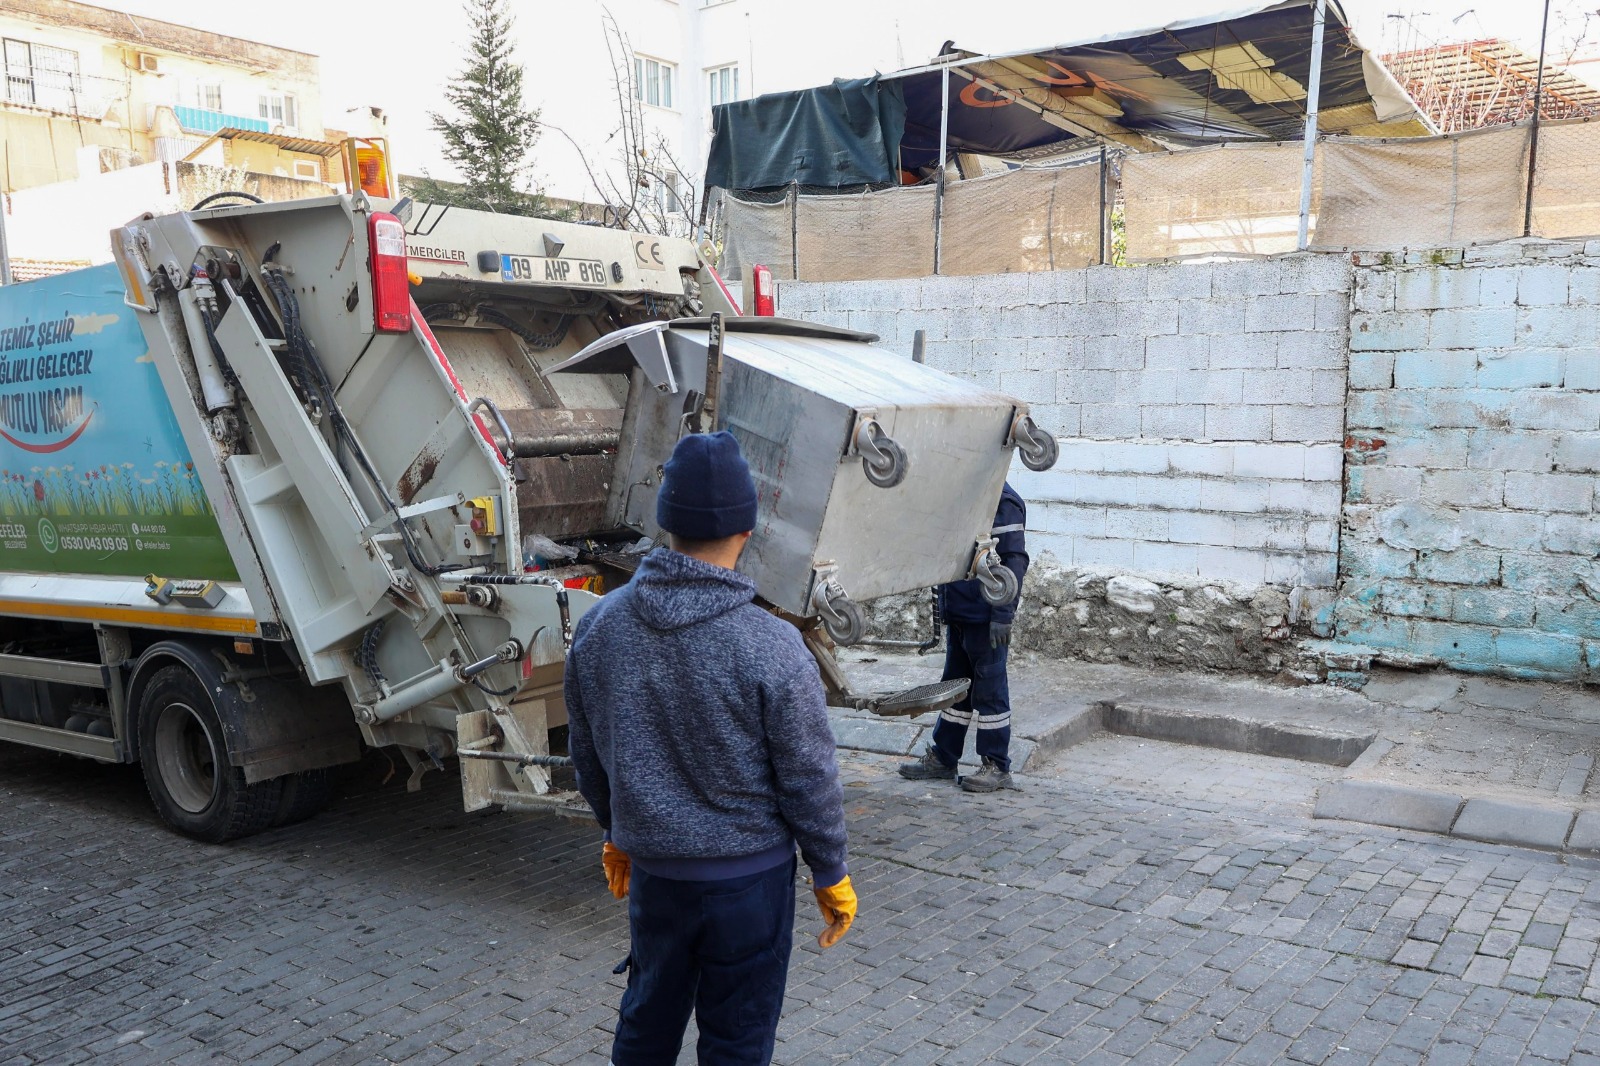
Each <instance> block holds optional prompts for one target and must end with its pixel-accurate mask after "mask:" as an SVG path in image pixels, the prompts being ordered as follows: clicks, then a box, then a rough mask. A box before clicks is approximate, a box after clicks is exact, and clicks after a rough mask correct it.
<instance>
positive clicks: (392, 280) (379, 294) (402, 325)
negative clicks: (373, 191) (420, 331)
mask: <svg viewBox="0 0 1600 1066" xmlns="http://www.w3.org/2000/svg"><path fill="white" fill-rule="evenodd" d="M367 246H368V248H369V249H370V250H371V255H372V324H373V326H374V327H375V328H376V329H377V331H378V332H379V333H410V332H411V289H410V281H409V279H408V278H407V277H406V228H405V226H404V225H403V224H402V223H401V222H400V220H399V219H398V218H395V217H394V216H393V215H391V214H389V213H388V212H386V211H374V212H373V213H372V215H371V217H370V218H368V219H367Z"/></svg>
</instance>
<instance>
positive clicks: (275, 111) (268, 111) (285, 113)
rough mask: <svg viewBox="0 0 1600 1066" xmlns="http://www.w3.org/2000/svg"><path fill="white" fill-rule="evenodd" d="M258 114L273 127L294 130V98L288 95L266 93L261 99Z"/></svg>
mask: <svg viewBox="0 0 1600 1066" xmlns="http://www.w3.org/2000/svg"><path fill="white" fill-rule="evenodd" d="M258 114H259V116H260V117H261V118H264V119H266V120H267V121H268V122H269V123H271V124H272V125H274V126H286V127H288V128H289V129H294V128H295V127H296V126H298V125H299V123H298V122H297V121H296V116H295V109H294V97H293V96H291V95H289V94H288V93H267V94H265V95H263V96H262V97H261V101H260V107H259V111H258Z"/></svg>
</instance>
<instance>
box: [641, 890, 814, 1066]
mask: <svg viewBox="0 0 1600 1066" xmlns="http://www.w3.org/2000/svg"><path fill="white" fill-rule="evenodd" d="M794 873H795V861H794V860H793V859H790V860H789V861H788V862H785V863H782V864H780V865H778V866H775V867H773V868H772V869H770V870H765V871H763V872H761V873H757V874H749V875H747V876H745V877H734V878H730V879H728V880H726V881H674V880H672V879H670V878H666V877H652V876H651V875H649V874H647V873H645V872H644V871H643V870H641V869H639V866H638V864H637V863H635V864H634V867H633V874H632V877H631V879H630V883H629V886H628V929H629V933H630V934H631V940H632V948H631V955H630V958H631V960H632V966H631V969H630V972H629V974H628V989H627V991H626V992H624V993H623V994H622V1012H621V1015H620V1016H619V1018H618V1019H617V1036H616V1040H615V1041H614V1042H613V1043H612V1045H611V1061H612V1063H613V1064H614V1066H658V1064H659V1066H672V1064H673V1063H675V1062H677V1061H678V1051H679V1049H680V1048H682V1046H683V1033H684V1030H685V1028H687V1027H688V1024H689V1014H690V1012H691V1011H693V1013H694V1019H695V1024H696V1025H698V1026H699V1027H700V1042H699V1044H698V1046H697V1047H696V1051H697V1052H698V1053H699V1057H700V1066H767V1063H770V1062H771V1061H772V1044H773V1040H774V1038H775V1036H776V1034H777V1030H778V1015H779V1013H780V1012H781V1011H782V1009H783V989H784V986H785V984H786V983H787V982H788V980H789V951H790V949H791V948H793V947H794Z"/></svg>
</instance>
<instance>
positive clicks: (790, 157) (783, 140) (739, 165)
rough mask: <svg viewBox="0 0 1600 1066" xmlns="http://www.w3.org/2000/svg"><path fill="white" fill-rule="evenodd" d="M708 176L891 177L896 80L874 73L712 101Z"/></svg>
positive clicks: (900, 121) (711, 179)
mask: <svg viewBox="0 0 1600 1066" xmlns="http://www.w3.org/2000/svg"><path fill="white" fill-rule="evenodd" d="M712 121H713V122H714V124H715V132H714V133H713V136H712V139H711V155H710V158H709V159H708V160H707V161H706V184H707V185H713V186H716V187H717V188H722V189H765V188H770V187H772V186H778V185H788V184H790V183H791V182H798V183H800V184H801V185H824V186H828V187H830V188H838V187H840V186H844V185H869V184H872V185H881V184H885V183H892V182H894V181H895V180H896V179H897V177H898V175H897V174H896V168H897V163H896V157H897V155H898V148H899V144H900V139H901V136H902V134H903V131H904V130H905V124H906V108H905V101H904V99H903V98H902V96H901V94H900V89H899V86H888V87H886V86H884V85H883V84H882V82H881V81H880V79H879V78H878V77H877V76H873V77H870V78H860V79H857V80H855V81H843V80H835V81H834V83H833V84H832V85H824V86H822V87H821V88H817V89H802V90H800V91H798V92H789V93H770V94H768V95H766V96H759V97H756V98H755V99H754V100H740V101H738V102H736V103H731V104H721V105H719V106H717V107H715V108H713V109H712Z"/></svg>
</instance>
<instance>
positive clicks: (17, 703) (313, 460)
mask: <svg viewBox="0 0 1600 1066" xmlns="http://www.w3.org/2000/svg"><path fill="white" fill-rule="evenodd" d="M111 252H112V255H113V258H114V261H113V262H111V263H107V264H106V265H104V266H99V267H91V268H87V269H82V270H77V271H74V272H71V273H67V274H61V275H58V276H55V277H51V278H46V279H42V280H38V281H32V282H27V283H24V284H19V285H14V286H7V287H4V288H0V740H6V741H10V742H13V743H19V744H25V745H33V746H35V747H39V748H45V749H50V750H54V751H57V752H63V753H67V754H70V755H74V756H80V757H84V758H88V759H95V760H101V761H104V762H112V763H135V762H136V763H138V764H139V765H140V767H141V770H142V773H143V776H144V779H145V782H146V784H147V786H148V791H149V793H150V797H151V800H152V801H153V803H154V805H155V807H156V809H157V811H158V812H159V814H160V816H161V818H162V819H163V820H164V821H165V822H166V823H168V824H169V825H170V826H171V827H173V828H174V829H176V830H177V831H179V832H181V833H184V834H187V835H189V836H192V837H195V838H198V839H201V840H205V841H212V842H220V841H225V840H229V839H233V838H236V837H240V836H244V835H247V834H250V833H254V832H258V831H260V830H262V829H265V828H268V827H271V826H275V825H285V824H288V823H291V822H294V821H297V820H299V819H303V818H305V817H308V816H310V815H311V814H313V813H315V812H316V811H317V810H318V809H320V807H321V806H323V805H324V804H325V803H326V801H327V800H328V798H329V791H330V788H331V783H330V782H331V777H330V770H331V769H332V768H334V767H337V766H339V765H341V764H345V763H349V762H353V761H356V760H357V759H359V758H360V756H361V752H362V750H363V746H382V747H386V748H390V749H394V750H397V751H398V752H399V753H400V755H401V757H403V758H404V760H405V762H406V764H407V766H408V767H409V769H410V776H409V784H410V786H411V787H413V788H415V787H417V784H418V782H419V780H420V778H421V777H422V775H423V774H424V773H425V772H427V771H428V770H430V769H444V768H445V767H446V766H447V763H448V762H454V763H455V764H456V765H457V766H458V769H459V774H460V780H461V788H462V796H463V805H464V807H465V808H466V809H467V810H478V809H484V808H492V807H499V808H505V809H510V810H518V811H537V810H555V811H559V812H569V813H570V812H579V813H581V812H582V810H583V808H582V801H581V799H580V798H578V797H577V794H576V792H575V791H574V790H573V789H572V788H571V784H570V775H569V774H568V773H567V772H566V771H564V770H563V767H564V766H566V765H569V764H568V763H567V760H566V759H565V757H564V756H563V755H562V743H563V740H564V734H563V726H564V725H565V720H566V719H565V709H564V707H563V704H562V695H561V694H562V671H563V663H564V661H565V656H566V652H567V649H568V646H569V645H570V642H571V637H572V631H573V627H574V625H575V624H576V623H577V621H578V620H579V619H580V618H581V617H582V615H583V613H584V612H585V611H586V610H588V609H589V608H590V607H592V606H593V605H594V604H595V603H596V602H598V599H599V597H600V596H602V595H604V594H605V591H606V590H607V589H610V588H615V587H617V586H619V585H620V584H622V583H624V582H626V580H627V579H628V576H629V574H630V573H631V572H632V570H633V568H634V567H636V566H637V564H638V562H639V561H640V559H642V557H643V553H644V552H645V551H647V550H649V548H650V547H651V545H652V544H655V543H660V542H661V541H662V536H661V532H660V530H659V529H657V528H656V526H655V522H654V514H655V507H654V500H655V492H656V489H657V488H658V487H659V484H660V480H661V473H662V464H663V463H664V462H665V461H666V458H667V457H668V455H670V453H671V450H672V447H673V445H674V444H675V443H676V442H677V440H678V439H679V438H680V437H681V436H682V435H683V434H685V433H692V432H702V431H709V430H713V429H724V428H725V429H728V430H730V431H731V432H733V433H734V434H735V436H737V437H738V438H739V440H740V443H741V445H742V446H743V448H744V451H745V454H746V455H747V457H748V458H749V460H750V463H751V466H752V470H753V473H754V476H755V478H756V480H757V483H758V486H759V488H760V493H761V501H760V510H759V524H758V527H757V529H756V531H755V535H754V536H753V538H752V541H751V544H750V547H749V550H748V551H747V552H746V556H745V559H744V561H743V562H742V563H741V567H742V569H744V570H746V571H747V572H748V573H749V574H750V576H751V577H752V578H754V580H755V581H756V584H757V588H758V591H759V594H760V597H761V602H762V603H763V605H764V606H765V607H766V608H767V609H769V610H771V611H773V612H775V613H777V614H779V615H781V616H782V617H784V618H785V619H787V620H788V621H790V622H791V623H792V624H794V625H795V626H796V627H798V629H799V630H800V631H801V632H802V633H803V634H804V636H805V639H806V641H807V644H808V646H810V647H811V649H812V650H813V652H814V654H815V655H816V656H817V660H818V667H819V670H821V671H822V674H823V678H824V681H825V682H826V683H827V688H828V692H829V695H830V697H831V698H832V700H833V701H834V702H835V703H840V704H844V705H849V706H856V707H867V708H870V709H873V710H877V711H879V712H880V713H914V712H916V711H920V710H923V709H928V708H932V707H938V706H945V705H948V704H949V703H950V702H953V701H954V700H955V699H956V698H958V697H959V695H960V694H961V683H960V682H957V683H955V684H954V685H934V686H925V687H923V688H921V689H917V690H913V691H911V692H902V693H866V694H862V693H855V692H852V691H851V690H850V688H849V685H848V684H847V682H846V680H845V678H844V676H843V675H842V673H841V672H840V671H839V669H838V666H837V664H836V663H835V661H834V658H833V649H834V647H835V646H836V645H838V644H849V643H852V642H855V641H858V640H860V639H862V637H863V635H864V622H863V615H862V611H861V607H860V604H861V603H862V602H863V601H864V600H867V599H870V598H872V597H875V596H882V595H887V594H890V593H897V592H905V591H910V590H914V589H919V588H925V587H928V586H931V585H934V584H938V583H941V582H945V581H950V580H955V579H963V578H968V577H976V578H978V579H980V580H981V581H983V582H984V587H985V589H986V590H987V591H988V592H990V593H991V594H992V595H993V597H994V598H995V599H996V600H997V601H999V600H1004V599H1009V598H1010V597H1011V596H1013V595H1014V594H1015V592H1016V588H1015V584H1014V579H1012V578H1011V572H1010V571H1009V570H1007V569H1006V568H1005V567H1004V566H1001V565H1000V564H999V560H998V558H997V556H996V553H995V542H994V538H993V536H992V535H991V530H990V524H991V521H992V516H993V507H994V501H995V500H996V499H997V498H998V496H999V493H1000V488H1001V484H1002V482H1003V480H1004V478H1005V476H1006V472H1007V470H1008V468H1009V465H1010V463H1011V461H1012V458H1013V456H1014V455H1018V454H1020V455H1021V458H1022V461H1024V462H1026V463H1028V464H1029V465H1030V466H1033V467H1035V468H1043V467H1044V466H1047V465H1048V464H1049V463H1051V462H1053V461H1054V454H1055V440H1054V438H1053V437H1052V436H1051V435H1050V434H1048V433H1047V432H1045V431H1043V430H1041V429H1040V427H1038V426H1037V425H1035V424H1034V422H1033V420H1032V418H1031V417H1030V416H1029V414H1028V411H1027V407H1026V405H1025V404H1022V403H1020V402H1019V401H1017V400H1015V399H1013V398H1011V397H1008V396H1004V395H1001V394H998V393H995V392H992V391H988V390H985V389H981V388H978V387H977V386H975V385H973V384H971V383H969V382H965V381H961V380H957V379H955V378H952V377H949V376H947V375H944V374H941V373H939V372H937V371H934V370H931V369H929V368H927V367H925V366H922V365H919V364H918V363H915V362H912V361H910V360H907V359H905V358H904V357H902V356H899V355H897V354H894V353H891V352H888V351H886V350H884V349H882V348H880V347H878V346H876V344H875V343H874V342H875V341H876V338H875V337H873V336H872V335H870V334H864V333H859V332H852V331H849V330H845V329H839V328H833V327H829V326H822V325H817V324H808V323H804V322H798V321H789V320H784V319H781V318H776V317H769V316H757V315H742V314H740V310H739V307H738V301H737V300H736V299H735V297H734V295H733V294H732V293H731V292H730V291H729V289H728V288H727V286H726V285H724V283H723V282H722V281H721V279H720V278H719V277H718V276H717V274H716V272H715V270H714V269H712V268H711V267H710V266H709V265H708V263H707V261H706V259H705V258H704V257H703V255H702V252H701V249H700V248H699V247H697V245H696V244H695V243H694V242H692V241H690V240H687V239H669V238H665V237H659V236H653V235H649V234H642V233H631V232H625V231H621V230H616V229H609V228H602V227H595V226H589V225H581V224H575V223H567V222H560V221H549V220H541V219H532V218H514V217H506V216H500V215H495V214H488V213H479V212H473V211H467V210H462V209H459V208H449V207H439V206H433V205H424V204H414V203H411V202H410V201H408V200H402V201H398V202H396V201H391V200H387V199H382V198H377V197H369V196H367V195H366V194H365V193H363V192H359V191H358V192H356V193H355V194H354V195H335V196H327V197H321V198H316V199H308V200H300V201H294V202H290V203H275V204H262V203H228V202H224V203H213V204H211V205H208V206H205V207H204V209H201V210H192V211H186V212H177V213H172V214H166V215H161V216H152V215H146V216H143V217H140V218H138V219H135V220H133V221H131V222H130V223H128V224H127V225H125V226H122V227H119V228H118V229H116V230H114V231H112V233H111Z"/></svg>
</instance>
